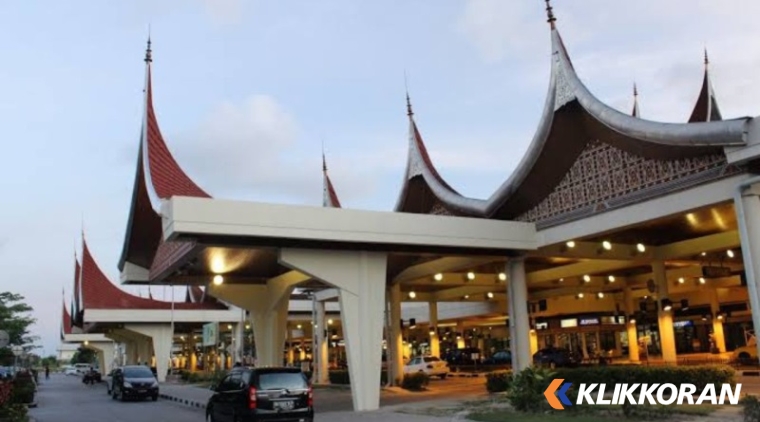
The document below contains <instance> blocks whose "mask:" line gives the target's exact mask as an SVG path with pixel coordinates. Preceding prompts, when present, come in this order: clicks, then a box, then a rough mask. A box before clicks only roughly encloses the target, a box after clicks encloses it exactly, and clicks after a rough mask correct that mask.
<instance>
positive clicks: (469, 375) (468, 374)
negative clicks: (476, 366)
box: [447, 372, 486, 378]
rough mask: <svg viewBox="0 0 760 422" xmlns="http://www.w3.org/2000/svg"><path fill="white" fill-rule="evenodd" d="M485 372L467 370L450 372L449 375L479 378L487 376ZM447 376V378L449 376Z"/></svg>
mask: <svg viewBox="0 0 760 422" xmlns="http://www.w3.org/2000/svg"><path fill="white" fill-rule="evenodd" d="M485 376H486V374H485V373H466V372H449V375H448V377H457V378H479V377H481V378H482V377H485ZM448 377H447V378H448Z"/></svg>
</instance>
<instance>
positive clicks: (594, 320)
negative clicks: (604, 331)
mask: <svg viewBox="0 0 760 422" xmlns="http://www.w3.org/2000/svg"><path fill="white" fill-rule="evenodd" d="M579 325H580V326H584V325H599V318H581V320H580V322H579Z"/></svg>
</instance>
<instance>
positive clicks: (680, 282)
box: [678, 277, 686, 284]
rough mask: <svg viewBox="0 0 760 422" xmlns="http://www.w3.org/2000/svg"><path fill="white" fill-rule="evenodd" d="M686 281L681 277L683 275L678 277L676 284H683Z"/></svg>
mask: <svg viewBox="0 0 760 422" xmlns="http://www.w3.org/2000/svg"><path fill="white" fill-rule="evenodd" d="M684 282H686V280H684V279H683V277H678V284H683V283H684Z"/></svg>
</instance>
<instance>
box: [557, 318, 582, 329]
mask: <svg viewBox="0 0 760 422" xmlns="http://www.w3.org/2000/svg"><path fill="white" fill-rule="evenodd" d="M559 326H560V327H562V328H572V327H577V326H578V320H577V319H575V318H572V319H563V320H562V321H560V322H559Z"/></svg>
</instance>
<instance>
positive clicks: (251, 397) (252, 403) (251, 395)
mask: <svg viewBox="0 0 760 422" xmlns="http://www.w3.org/2000/svg"><path fill="white" fill-rule="evenodd" d="M248 408H249V409H255V408H256V387H251V388H250V390H248Z"/></svg>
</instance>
